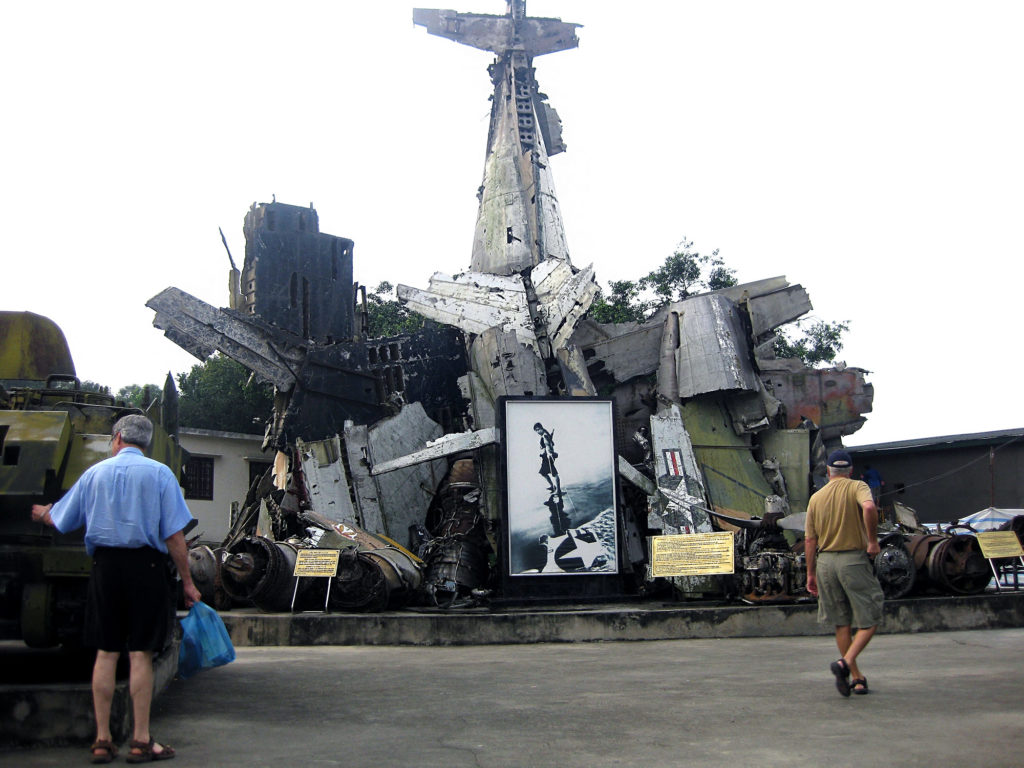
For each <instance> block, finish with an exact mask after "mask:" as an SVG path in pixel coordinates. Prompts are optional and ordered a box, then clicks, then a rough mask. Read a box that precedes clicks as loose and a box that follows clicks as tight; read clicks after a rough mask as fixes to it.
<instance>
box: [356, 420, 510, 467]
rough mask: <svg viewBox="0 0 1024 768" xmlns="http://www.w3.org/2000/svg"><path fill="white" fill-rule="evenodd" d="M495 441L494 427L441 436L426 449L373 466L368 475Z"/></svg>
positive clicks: (470, 449) (462, 451)
mask: <svg viewBox="0 0 1024 768" xmlns="http://www.w3.org/2000/svg"><path fill="white" fill-rule="evenodd" d="M497 441H498V436H497V430H496V429H495V428H494V427H488V428H487V429H479V430H477V431H476V432H456V433H454V434H449V435H442V436H441V437H439V438H437V439H436V440H431V441H429V442H428V443H427V444H426V447H425V448H423V449H421V450H418V451H414V452H413V453H409V454H407V455H405V456H399V457H398V458H394V459H391V460H390V461H384V462H381V463H379V464H375V465H374V466H373V467H371V468H370V474H373V475H383V474H385V473H387V472H394V471H395V470H396V469H403V468H405V467H411V466H413V465H415V464H422V463H423V462H425V461H433V460H434V459H441V458H444V457H445V456H452V455H454V454H456V453H464V452H466V451H474V450H476V449H478V448H482V447H483V446H485V445H493V444H494V443H496V442H497Z"/></svg>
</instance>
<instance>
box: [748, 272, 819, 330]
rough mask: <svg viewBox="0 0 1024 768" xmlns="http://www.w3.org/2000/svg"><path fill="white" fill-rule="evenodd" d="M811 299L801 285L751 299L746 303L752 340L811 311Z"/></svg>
mask: <svg viewBox="0 0 1024 768" xmlns="http://www.w3.org/2000/svg"><path fill="white" fill-rule="evenodd" d="M811 309H813V307H812V306H811V298H810V296H808V295H807V291H805V290H804V287H803V286H802V285H791V286H789V287H788V288H784V289H782V290H779V291H774V292H772V293H769V294H765V295H762V296H755V297H752V298H751V299H750V300H749V301H748V302H747V310H748V312H749V314H750V325H751V333H753V335H754V338H759V337H761V336H762V335H763V334H765V333H768V332H769V331H771V330H773V329H775V328H778V327H779V326H780V325H785V324H786V323H791V322H793V321H794V320H796V319H797V318H799V317H801V316H803V315H805V314H807V313H808V312H810V311H811Z"/></svg>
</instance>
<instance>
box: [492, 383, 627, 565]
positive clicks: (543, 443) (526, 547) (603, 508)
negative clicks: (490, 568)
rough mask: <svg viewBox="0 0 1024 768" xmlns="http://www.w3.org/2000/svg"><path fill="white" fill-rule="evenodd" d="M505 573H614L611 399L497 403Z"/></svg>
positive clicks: (616, 546) (616, 547) (615, 533)
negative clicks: (499, 411) (502, 463)
mask: <svg viewBox="0 0 1024 768" xmlns="http://www.w3.org/2000/svg"><path fill="white" fill-rule="evenodd" d="M502 408H503V412H502V415H503V429H502V443H503V449H504V459H505V473H504V475H505V510H506V528H505V530H506V538H507V547H508V551H507V552H506V555H507V558H508V569H507V574H508V575H509V576H560V575H579V574H617V573H618V571H619V566H618V562H619V558H618V550H619V543H618V518H617V510H616V503H615V499H616V494H615V440H614V415H613V403H612V401H611V400H599V399H591V398H573V399H565V400H543V399H532V398H531V399H513V398H509V399H505V400H504V401H503V402H502Z"/></svg>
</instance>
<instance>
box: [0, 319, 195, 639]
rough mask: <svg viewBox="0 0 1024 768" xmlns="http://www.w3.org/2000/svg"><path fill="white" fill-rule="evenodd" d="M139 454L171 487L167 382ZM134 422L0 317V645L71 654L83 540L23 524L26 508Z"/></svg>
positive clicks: (45, 339)
mask: <svg viewBox="0 0 1024 768" xmlns="http://www.w3.org/2000/svg"><path fill="white" fill-rule="evenodd" d="M164 392H165V394H164V397H163V398H162V405H157V402H156V400H154V405H153V406H152V407H150V408H149V409H148V410H147V411H145V415H146V416H148V417H149V418H150V420H151V421H152V422H153V425H154V435H153V444H152V446H151V447H150V450H149V451H148V452H147V453H148V455H150V456H151V457H152V458H154V459H157V460H158V461H161V462H163V463H165V464H167V466H169V467H170V468H171V469H172V470H173V471H174V472H175V474H176V475H178V476H179V477H180V475H181V468H182V466H183V463H184V461H185V458H186V456H185V454H184V452H183V451H182V449H181V447H180V446H179V445H178V440H177V436H176V434H170V433H169V432H168V430H167V429H166V428H165V426H166V427H169V428H170V429H171V430H172V432H176V431H177V417H176V415H175V414H174V411H175V410H176V407H177V392H176V391H175V390H174V383H173V380H171V378H170V376H169V375H168V382H167V384H166V385H165V390H164ZM129 413H143V411H140V410H139V409H137V408H131V407H127V406H126V405H125V404H124V403H123V402H119V401H117V400H116V399H115V398H114V397H112V396H111V395H108V394H102V393H97V392H90V391H85V390H83V389H82V388H81V383H80V382H79V381H78V379H77V378H76V377H75V369H74V363H73V361H72V359H71V354H70V352H69V351H68V347H67V341H66V340H65V338H64V334H63V333H62V332H61V330H60V328H58V327H57V325H56V324H55V323H53V321H51V320H49V319H48V318H45V317H41V316H40V315H35V314H32V313H30V312H0V639H8V640H9V639H22V640H24V641H25V642H26V643H27V644H28V645H30V646H32V647H49V646H53V645H57V644H64V645H76V644H77V643H78V640H79V637H80V635H81V628H82V620H83V617H84V612H85V596H86V585H87V582H88V577H89V571H90V568H91V565H92V563H91V559H90V558H89V556H88V555H87V554H86V552H85V546H84V544H83V538H82V537H83V531H74V532H71V533H67V534H62V533H59V532H58V531H56V530H55V529H53V528H51V527H49V526H45V525H42V524H40V523H36V522H33V520H32V516H31V510H32V505H33V504H49V503H52V502H54V501H57V500H58V499H60V497H61V496H63V495H64V493H66V492H67V490H68V489H69V488H70V487H71V486H72V485H73V484H74V482H75V481H76V480H77V479H78V478H79V477H80V476H81V474H82V473H83V472H84V471H85V470H86V469H87V468H88V467H90V466H92V465H93V464H95V463H96V462H98V461H101V460H103V459H105V458H107V457H108V456H110V430H111V428H112V427H113V425H114V422H116V421H117V420H118V419H119V418H121V417H122V416H124V415H126V414H129Z"/></svg>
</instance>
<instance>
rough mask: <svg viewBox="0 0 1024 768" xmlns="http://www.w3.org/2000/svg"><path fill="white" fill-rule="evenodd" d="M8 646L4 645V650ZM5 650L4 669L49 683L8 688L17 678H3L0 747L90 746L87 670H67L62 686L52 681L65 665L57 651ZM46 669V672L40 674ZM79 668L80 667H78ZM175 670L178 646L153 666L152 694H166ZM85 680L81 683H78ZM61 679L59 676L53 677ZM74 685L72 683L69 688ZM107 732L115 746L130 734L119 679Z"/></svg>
mask: <svg viewBox="0 0 1024 768" xmlns="http://www.w3.org/2000/svg"><path fill="white" fill-rule="evenodd" d="M6 645H7V644H5V646H6ZM17 645H18V646H19V647H17V648H7V647H5V648H4V649H3V650H4V653H3V658H4V662H5V663H4V666H5V667H7V666H8V665H18V666H20V667H21V675H30V674H31V671H30V670H32V669H33V668H36V669H39V675H40V677H39V678H36V679H48V681H47V682H44V683H38V684H26V683H21V682H12V681H15V680H17V679H18V677H19V676H20V675H16V674H9V675H8V674H5V676H4V684H3V685H0V746H2V747H10V746H18V745H39V744H80V743H88V742H91V741H92V740H93V738H94V737H95V735H96V723H95V720H94V719H93V711H92V686H91V684H90V683H89V682H88V679H89V677H88V675H89V670H88V668H87V669H85V670H84V671H83V670H81V669H76V670H73V671H72V670H70V669H68V670H66V676H65V677H64V679H63V680H60V679H55V675H54V669H53V668H54V667H60V666H62V665H65V663H66V660H65V659H63V658H62V657H61V655H60V654H61V651H60V650H59V649H57V650H53V651H31V650H30V649H24V650H23V648H22V647H21V644H20V643H18V644H17ZM44 665H45V667H46V669H43V666H44ZM76 665H77V666H80V663H79V662H76ZM177 670H178V644H177V642H175V643H174V644H173V646H172V647H171V648H169V649H168V650H167V651H165V652H163V653H162V654H160V655H159V656H157V657H156V658H155V659H154V661H153V675H154V688H155V690H156V692H157V693H159V692H161V691H163V690H165V689H166V688H167V686H168V685H170V682H171V680H173V679H174V675H175V673H176V672H177ZM83 675H84V676H85V681H82V677H83ZM57 677H59V675H57ZM69 679H70V680H73V682H69ZM110 730H111V732H112V733H113V736H114V740H115V741H116V742H122V741H125V740H127V739H128V738H129V737H130V736H131V733H132V707H131V697H130V696H129V692H128V681H127V679H119V681H118V684H117V687H116V688H115V690H114V700H113V703H112V705H111V711H110Z"/></svg>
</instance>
